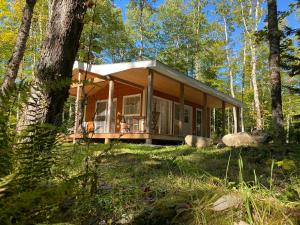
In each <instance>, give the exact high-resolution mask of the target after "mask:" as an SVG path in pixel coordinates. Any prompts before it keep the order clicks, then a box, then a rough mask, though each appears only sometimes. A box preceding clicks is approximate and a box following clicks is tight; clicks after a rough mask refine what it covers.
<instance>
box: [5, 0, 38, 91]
mask: <svg viewBox="0 0 300 225" xmlns="http://www.w3.org/2000/svg"><path fill="white" fill-rule="evenodd" d="M35 3H36V0H26V2H25V6H24V8H23V14H22V21H21V25H20V28H19V31H18V36H17V41H16V44H15V47H14V50H13V52H12V56H11V58H10V59H9V62H8V66H7V74H6V76H5V78H4V81H3V84H2V86H1V93H2V95H7V94H8V91H9V90H10V89H11V88H13V87H14V86H15V80H16V78H17V75H18V71H19V66H20V63H21V61H22V59H23V56H24V52H25V48H26V42H27V39H28V36H29V31H30V26H31V19H32V16H33V9H34V6H35Z"/></svg>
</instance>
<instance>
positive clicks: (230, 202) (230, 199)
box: [211, 194, 243, 211]
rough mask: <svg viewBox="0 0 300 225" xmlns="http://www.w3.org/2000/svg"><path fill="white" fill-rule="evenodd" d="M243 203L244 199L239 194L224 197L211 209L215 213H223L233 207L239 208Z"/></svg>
mask: <svg viewBox="0 0 300 225" xmlns="http://www.w3.org/2000/svg"><path fill="white" fill-rule="evenodd" d="M242 202H243V200H242V198H241V197H240V196H238V195H237V194H229V195H223V196H222V197H221V198H219V199H218V200H217V201H216V202H215V203H214V204H213V207H212V208H211V209H212V210H214V211H223V210H226V209H229V208H232V207H238V206H239V205H240V204H241V203H242Z"/></svg>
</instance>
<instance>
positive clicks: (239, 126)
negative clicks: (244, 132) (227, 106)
mask: <svg viewBox="0 0 300 225" xmlns="http://www.w3.org/2000/svg"><path fill="white" fill-rule="evenodd" d="M236 116H237V132H241V108H240V107H236Z"/></svg>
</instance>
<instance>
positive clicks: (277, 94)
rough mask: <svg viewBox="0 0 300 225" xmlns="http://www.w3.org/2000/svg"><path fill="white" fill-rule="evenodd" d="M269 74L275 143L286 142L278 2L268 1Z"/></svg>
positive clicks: (274, 0)
mask: <svg viewBox="0 0 300 225" xmlns="http://www.w3.org/2000/svg"><path fill="white" fill-rule="evenodd" d="M268 39H269V48H270V53H269V72H270V82H271V98H272V124H273V137H274V141H277V142H282V143H283V142H284V141H285V136H284V125H283V113H282V97H281V77H280V32H279V29H278V18H277V2H276V0H268Z"/></svg>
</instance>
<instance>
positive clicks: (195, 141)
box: [184, 135, 213, 148]
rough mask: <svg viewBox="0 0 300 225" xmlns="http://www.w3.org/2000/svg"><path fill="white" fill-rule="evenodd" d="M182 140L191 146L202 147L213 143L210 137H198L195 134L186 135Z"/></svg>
mask: <svg viewBox="0 0 300 225" xmlns="http://www.w3.org/2000/svg"><path fill="white" fill-rule="evenodd" d="M184 140H185V143H186V144H187V145H188V146H191V147H197V148H203V147H209V146H212V145H213V140H212V139H211V138H205V137H199V136H195V135H187V136H186V137H185V139H184Z"/></svg>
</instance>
